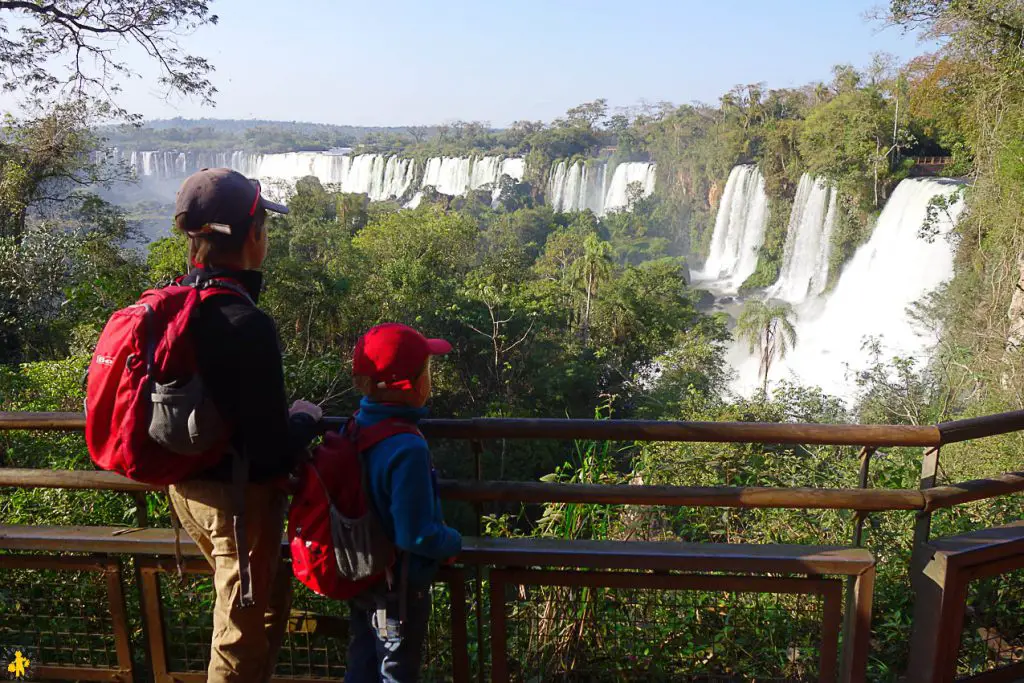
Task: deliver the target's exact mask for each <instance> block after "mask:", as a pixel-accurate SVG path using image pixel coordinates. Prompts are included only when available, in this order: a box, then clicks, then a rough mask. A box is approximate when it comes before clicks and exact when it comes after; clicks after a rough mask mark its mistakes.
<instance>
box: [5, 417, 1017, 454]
mask: <svg viewBox="0 0 1024 683" xmlns="http://www.w3.org/2000/svg"><path fill="white" fill-rule="evenodd" d="M343 421H344V418H338V417H327V418H324V420H323V426H324V428H325V429H332V428H337V427H339V426H341V424H342V423H343ZM420 426H421V427H422V429H423V433H424V434H426V435H427V436H432V437H434V438H439V439H564V440H575V439H588V440H595V441H702V442H722V443H773V444H817V445H836V446H874V447H886V446H919V447H922V448H929V447H937V446H944V445H948V444H952V443H958V442H961V441H967V440H969V439H978V438H983V437H989V436H997V435H999V434H1006V433H1009V432H1015V431H1019V430H1024V410H1015V411H1011V412H1006V413H996V414H994V415H985V416H982V417H972V418H968V419H966V420H955V421H951V422H942V423H940V424H938V425H856V424H806V423H791V422H683V421H675V422H673V421H667V420H563V419H546V418H490V417H484V418H479V417H478V418H471V419H465V420H453V419H435V420H424V421H423V422H421V423H420ZM11 429H31V430H43V431H81V430H83V429H85V415H84V414H82V413H22V412H17V413H0V431H4V430H11Z"/></svg>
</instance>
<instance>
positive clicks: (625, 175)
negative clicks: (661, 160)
mask: <svg viewBox="0 0 1024 683" xmlns="http://www.w3.org/2000/svg"><path fill="white" fill-rule="evenodd" d="M655 170H656V168H655V166H654V164H645V163H640V162H632V161H631V162H627V163H622V164H619V165H618V166H616V167H615V172H614V173H612V180H611V183H609V185H608V190H607V192H605V195H604V210H603V211H602V214H604V213H608V212H609V211H619V210H622V209H625V208H627V207H628V205H629V199H630V197H629V190H630V186H631V185H633V184H634V183H637V184H639V189H640V196H641V197H649V196H651V194H653V193H654V179H655V176H656V174H655Z"/></svg>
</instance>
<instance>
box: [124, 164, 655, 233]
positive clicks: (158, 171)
mask: <svg viewBox="0 0 1024 683" xmlns="http://www.w3.org/2000/svg"><path fill="white" fill-rule="evenodd" d="M111 151H112V153H113V158H114V160H121V161H123V162H125V163H127V164H128V165H129V166H130V168H131V169H133V171H134V173H135V175H136V177H138V178H139V179H141V180H143V181H154V180H157V181H163V180H179V179H182V178H184V177H186V176H187V175H188V174H190V173H193V172H195V171H197V170H199V169H200V168H215V167H224V166H227V167H229V168H233V169H235V170H236V171H239V172H240V173H242V174H244V175H246V176H249V177H252V178H259V179H260V180H261V181H263V183H264V185H265V186H266V188H267V192H268V193H269V194H271V195H278V196H280V195H282V194H285V193H287V192H288V190H289V189H290V188H293V187H294V185H295V182H296V181H297V180H298V179H300V178H302V177H304V176H309V175H312V176H315V177H317V178H318V179H320V182H322V183H324V184H331V185H335V186H337V187H338V188H339V189H341V191H343V192H358V193H362V194H366V195H367V196H368V197H369V198H370V199H371V200H373V201H385V200H389V199H399V198H402V197H406V196H408V195H410V194H413V191H417V193H416V194H413V198H412V200H410V201H408V202H407V203H406V206H408V207H413V206H415V205H416V204H418V201H419V199H421V198H422V197H421V196H419V198H417V195H418V191H419V190H420V189H421V188H424V187H428V186H430V187H433V188H434V189H435V190H436V191H438V192H440V193H442V194H447V195H452V196H459V195H464V194H466V193H467V192H468V191H470V190H480V189H484V188H490V189H491V190H492V195H491V201H492V206H496V205H497V202H498V200H499V196H500V181H501V178H502V177H503V176H509V177H510V178H512V179H513V180H515V181H517V182H519V181H522V180H523V177H524V176H525V174H526V160H525V159H523V158H522V157H499V156H482V157H433V158H431V159H428V160H427V163H426V166H425V167H424V169H423V177H422V179H421V181H420V184H419V185H418V186H417V187H414V186H413V185H414V183H415V179H416V164H415V162H414V161H413V160H412V159H403V158H401V157H399V156H397V155H393V156H387V155H381V154H358V155H349V154H339V153H332V152H284V153H279V154H258V153H253V152H244V151H241V150H235V151H233V152H175V151H131V152H127V153H124V154H122V153H120V152H119V151H118V150H116V149H115V150H111ZM110 158H111V155H110V154H105V155H104V159H110ZM655 170H656V167H655V165H654V164H649V163H640V162H627V163H622V164H619V165H618V166H616V167H615V170H614V172H612V173H611V174H609V173H608V167H607V164H606V163H605V162H603V161H593V162H587V163H585V162H577V163H574V164H571V165H567V164H566V162H558V163H557V164H556V166H555V168H554V170H553V172H552V174H551V177H552V180H551V182H550V183H549V195H548V196H549V198H551V200H552V201H553V205H554V206H555V208H556V210H559V211H578V210H583V209H590V210H591V211H593V212H594V213H596V214H597V215H599V216H603V215H604V214H606V213H607V212H609V211H615V210H621V209H624V208H626V207H627V205H628V201H629V189H630V186H631V185H632V184H633V183H638V184H639V188H640V192H641V194H642V195H643V196H649V195H650V194H652V193H653V192H654V183H655ZM161 187H164V191H165V192H166V187H165V186H161Z"/></svg>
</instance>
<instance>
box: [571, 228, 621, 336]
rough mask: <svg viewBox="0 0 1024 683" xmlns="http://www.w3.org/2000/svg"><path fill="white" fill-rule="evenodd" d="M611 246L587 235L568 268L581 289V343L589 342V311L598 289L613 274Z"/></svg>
mask: <svg viewBox="0 0 1024 683" xmlns="http://www.w3.org/2000/svg"><path fill="white" fill-rule="evenodd" d="M613 268H614V266H613V264H612V245H611V244H609V243H608V242H605V241H604V240H602V239H601V238H600V237H599V236H598V235H597V234H595V233H591V234H589V235H587V237H586V239H585V240H584V241H583V251H582V253H581V254H580V257H579V258H577V259H576V260H575V261H574V262H573V264H572V267H571V268H570V277H572V278H573V279H574V280H575V281H576V282H577V283H578V286H580V287H582V288H583V293H584V305H583V316H582V318H583V329H582V334H583V343H584V344H585V343H587V342H588V341H589V340H590V309H591V306H592V305H593V302H594V297H595V296H596V294H597V290H598V288H599V287H600V286H601V285H602V284H603V283H605V282H607V281H608V279H609V278H611V276H612V272H613Z"/></svg>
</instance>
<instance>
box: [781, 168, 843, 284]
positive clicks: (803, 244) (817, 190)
mask: <svg viewBox="0 0 1024 683" xmlns="http://www.w3.org/2000/svg"><path fill="white" fill-rule="evenodd" d="M835 216H836V192H835V190H834V189H833V188H832V187H831V186H829V185H828V184H827V183H826V182H825V181H824V180H822V179H815V178H812V177H811V176H809V175H807V174H806V173H805V174H804V175H803V176H801V178H800V183H799V185H797V190H796V198H795V199H794V200H793V210H792V212H791V213H790V214H789V227H788V228H787V231H786V247H785V251H784V252H783V254H784V255H783V260H782V268H781V269H780V271H779V279H778V280H777V281H776V282H775V284H774V285H772V286H771V287H770V288H769V289H768V292H767V296H768V298H771V299H782V300H783V301H788V302H790V303H793V304H798V303H801V302H802V301H804V300H806V299H808V298H811V297H815V296H818V295H819V294H821V293H822V292H823V291H824V289H825V285H826V283H827V282H828V259H829V255H830V254H831V241H832V230H833V228H834V227H835Z"/></svg>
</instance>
